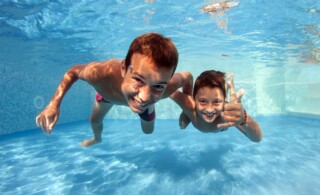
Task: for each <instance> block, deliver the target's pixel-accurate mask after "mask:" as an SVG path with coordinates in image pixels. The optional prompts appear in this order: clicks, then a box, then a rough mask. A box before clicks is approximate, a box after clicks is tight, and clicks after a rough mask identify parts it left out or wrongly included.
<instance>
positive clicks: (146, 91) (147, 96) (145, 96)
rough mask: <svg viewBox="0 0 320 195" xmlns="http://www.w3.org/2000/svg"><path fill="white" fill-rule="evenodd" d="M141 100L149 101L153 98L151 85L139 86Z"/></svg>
mask: <svg viewBox="0 0 320 195" xmlns="http://www.w3.org/2000/svg"><path fill="white" fill-rule="evenodd" d="M138 96H139V98H140V100H141V101H142V102H149V101H151V99H152V93H151V89H150V87H149V86H143V87H141V88H139V94H138Z"/></svg>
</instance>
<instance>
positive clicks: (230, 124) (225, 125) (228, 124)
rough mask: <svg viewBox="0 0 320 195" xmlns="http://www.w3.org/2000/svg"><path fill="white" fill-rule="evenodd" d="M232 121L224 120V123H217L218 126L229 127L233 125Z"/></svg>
mask: <svg viewBox="0 0 320 195" xmlns="http://www.w3.org/2000/svg"><path fill="white" fill-rule="evenodd" d="M234 125H235V123H234V122H226V123H220V124H218V125H217V127H218V128H229V127H231V126H234Z"/></svg>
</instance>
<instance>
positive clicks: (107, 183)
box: [0, 117, 320, 195]
mask: <svg viewBox="0 0 320 195" xmlns="http://www.w3.org/2000/svg"><path fill="white" fill-rule="evenodd" d="M257 121H258V122H259V123H260V125H261V127H262V129H263V130H264V131H263V133H264V137H263V140H262V142H260V143H258V144H257V143H252V142H250V141H249V140H248V139H247V138H246V137H245V136H244V135H242V134H241V133H240V132H239V131H238V130H237V129H235V128H231V129H229V130H228V131H226V132H222V133H218V134H214V133H213V134H210V133H201V132H199V131H197V130H196V129H194V128H193V127H192V126H190V127H188V128H187V129H186V130H180V129H179V128H178V124H177V120H158V121H157V123H156V129H155V132H154V133H153V134H151V135H145V134H143V133H142V131H141V130H140V127H139V120H105V129H104V133H103V142H102V143H101V144H98V145H95V146H92V147H90V148H82V147H81V146H80V145H79V144H80V142H81V140H83V139H86V138H90V137H91V135H92V134H91V130H90V126H89V124H88V123H87V122H81V123H75V124H68V125H61V126H58V127H57V128H56V129H55V130H54V133H53V135H51V136H46V135H44V134H43V133H42V132H41V130H39V129H38V130H31V131H27V132H22V133H16V134H12V135H4V136H0V142H1V147H0V154H1V155H0V161H1V164H0V170H1V171H0V181H1V183H0V191H1V192H2V193H3V194H279V195H283V194H319V193H320V189H319V188H318V187H317V186H319V185H320V180H319V178H320V172H319V170H318V169H319V164H320V153H319V150H318V149H319V148H320V142H319V138H320V132H319V129H318V127H319V126H320V122H319V121H318V120H311V119H303V118H295V117H290V118H289V117H263V118H259V117H258V118H257Z"/></svg>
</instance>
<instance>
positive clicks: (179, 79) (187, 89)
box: [162, 72, 193, 98]
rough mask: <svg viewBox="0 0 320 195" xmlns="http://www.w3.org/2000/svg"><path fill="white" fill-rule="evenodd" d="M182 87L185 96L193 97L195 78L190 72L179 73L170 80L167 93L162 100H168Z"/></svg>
mask: <svg viewBox="0 0 320 195" xmlns="http://www.w3.org/2000/svg"><path fill="white" fill-rule="evenodd" d="M180 87H182V91H183V93H185V94H188V95H192V89H193V77H192V74H191V73H190V72H178V73H175V74H174V75H173V76H172V78H171V79H170V81H169V83H168V86H167V88H166V91H165V92H164V94H163V96H162V98H167V97H169V96H170V95H171V94H173V93H174V92H175V91H177V90H178V89H179V88H180Z"/></svg>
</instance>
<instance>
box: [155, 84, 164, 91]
mask: <svg viewBox="0 0 320 195" xmlns="http://www.w3.org/2000/svg"><path fill="white" fill-rule="evenodd" d="M153 88H154V89H155V90H156V91H163V90H164V88H165V87H164V86H163V85H155V86H153Z"/></svg>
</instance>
